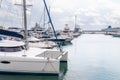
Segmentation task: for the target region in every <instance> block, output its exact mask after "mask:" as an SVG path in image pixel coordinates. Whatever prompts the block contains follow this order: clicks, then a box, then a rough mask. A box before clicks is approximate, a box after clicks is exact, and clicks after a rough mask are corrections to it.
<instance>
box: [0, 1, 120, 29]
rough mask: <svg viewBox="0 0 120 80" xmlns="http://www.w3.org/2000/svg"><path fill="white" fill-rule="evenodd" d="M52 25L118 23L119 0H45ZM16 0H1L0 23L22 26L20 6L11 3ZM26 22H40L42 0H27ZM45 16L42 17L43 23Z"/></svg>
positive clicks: (88, 26)
mask: <svg viewBox="0 0 120 80" xmlns="http://www.w3.org/2000/svg"><path fill="white" fill-rule="evenodd" d="M46 2H47V4H48V6H50V13H51V17H52V20H53V23H54V25H55V28H56V29H63V28H64V27H65V24H69V27H70V28H71V29H73V28H74V23H75V16H77V21H76V23H77V24H79V25H80V27H81V28H82V29H102V28H106V27H107V26H108V25H111V26H113V27H120V0H46ZM15 3H21V2H20V0H3V2H2V5H1V8H0V25H2V26H17V27H21V26H22V17H21V16H22V14H21V13H22V8H21V7H20V6H16V5H14V4H15ZM27 4H32V5H33V6H32V7H28V10H27V13H28V26H29V27H33V26H34V25H35V23H36V22H38V23H40V24H42V23H43V11H44V9H43V1H42V0H28V1H27ZM47 22H48V19H47V17H46V23H47Z"/></svg>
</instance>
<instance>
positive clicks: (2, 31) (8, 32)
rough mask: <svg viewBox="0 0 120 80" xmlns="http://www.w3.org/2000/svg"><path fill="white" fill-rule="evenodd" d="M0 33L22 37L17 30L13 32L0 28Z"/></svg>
mask: <svg viewBox="0 0 120 80" xmlns="http://www.w3.org/2000/svg"><path fill="white" fill-rule="evenodd" d="M0 34H1V35H6V36H12V37H17V38H21V39H23V35H21V34H19V33H17V32H13V31H8V30H2V29H0Z"/></svg>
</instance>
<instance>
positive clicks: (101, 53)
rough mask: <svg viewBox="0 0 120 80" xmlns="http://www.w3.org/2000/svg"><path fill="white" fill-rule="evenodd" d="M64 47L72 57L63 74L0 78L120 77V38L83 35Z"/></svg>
mask: <svg viewBox="0 0 120 80" xmlns="http://www.w3.org/2000/svg"><path fill="white" fill-rule="evenodd" d="M63 49H65V50H67V51H69V59H68V63H67V64H66V63H61V73H60V76H42V75H3V74H0V80H120V38H115V37H112V36H105V35H102V34H84V35H81V36H80V37H78V38H75V39H74V40H73V41H72V45H68V46H64V47H63Z"/></svg>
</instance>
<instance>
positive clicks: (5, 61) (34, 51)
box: [0, 0, 68, 74]
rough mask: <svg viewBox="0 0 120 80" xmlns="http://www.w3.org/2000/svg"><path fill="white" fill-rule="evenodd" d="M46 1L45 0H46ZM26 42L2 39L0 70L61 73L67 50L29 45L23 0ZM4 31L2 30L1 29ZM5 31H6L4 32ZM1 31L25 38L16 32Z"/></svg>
mask: <svg viewBox="0 0 120 80" xmlns="http://www.w3.org/2000/svg"><path fill="white" fill-rule="evenodd" d="M44 3H45V0H44ZM23 9H24V27H25V34H24V39H25V43H24V42H21V41H12V40H1V41H0V72H2V73H22V74H23V73H25V74H26V73H27V74H59V73H60V61H67V54H68V53H67V52H63V51H58V50H52V49H51V50H48V49H40V48H34V47H29V45H28V40H27V23H26V22H27V18H26V0H23ZM1 31H2V30H1ZM4 32H5V33H4ZM10 33H11V32H10V31H8V33H7V31H5V30H3V32H0V34H2V35H10V36H14V37H20V38H23V36H21V35H19V34H16V35H15V34H14V33H15V32H12V33H11V34H10Z"/></svg>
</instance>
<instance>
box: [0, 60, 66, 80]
mask: <svg viewBox="0 0 120 80" xmlns="http://www.w3.org/2000/svg"><path fill="white" fill-rule="evenodd" d="M66 72H67V62H61V63H60V74H59V76H54V75H18V74H17V75H15V74H14V75H13V74H11V75H10V74H0V80H63V79H64V76H65V74H66Z"/></svg>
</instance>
